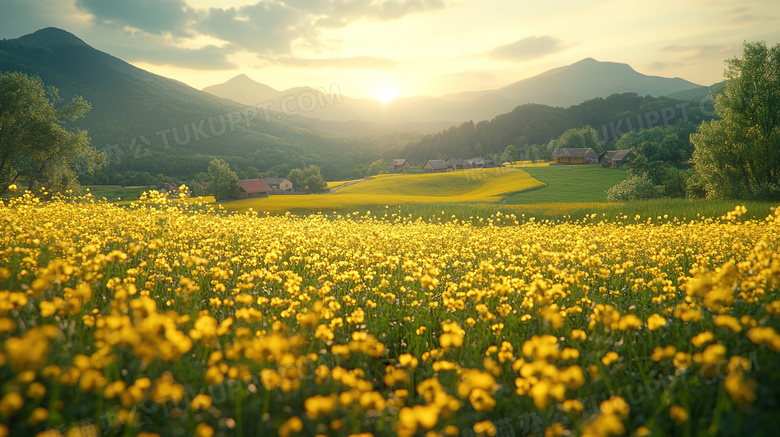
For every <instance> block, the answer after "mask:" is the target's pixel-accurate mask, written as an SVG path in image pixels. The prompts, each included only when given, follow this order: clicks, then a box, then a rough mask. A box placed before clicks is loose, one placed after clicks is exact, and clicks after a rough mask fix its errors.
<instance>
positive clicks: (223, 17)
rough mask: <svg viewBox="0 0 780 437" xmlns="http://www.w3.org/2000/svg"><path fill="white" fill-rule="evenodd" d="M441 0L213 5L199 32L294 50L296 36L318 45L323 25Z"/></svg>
mask: <svg viewBox="0 0 780 437" xmlns="http://www.w3.org/2000/svg"><path fill="white" fill-rule="evenodd" d="M443 7H444V3H443V1H442V0H332V1H322V0H291V1H287V2H284V3H280V2H271V1H258V2H257V3H255V4H252V5H247V6H241V7H233V8H228V9H224V8H211V9H209V10H207V11H205V12H204V13H203V14H202V16H201V17H200V19H199V20H198V25H197V26H196V27H197V30H198V32H200V33H203V34H207V35H210V36H215V37H218V38H221V39H223V40H226V41H230V42H231V43H233V44H236V45H238V46H241V47H243V48H245V49H247V50H249V51H251V52H254V53H257V54H273V53H277V54H278V53H289V52H290V51H291V47H292V45H293V44H294V43H296V42H301V43H304V44H308V45H317V44H319V41H320V35H321V30H323V29H329V28H342V27H345V26H347V25H348V24H350V23H351V22H353V21H357V20H371V21H387V20H394V19H399V18H402V17H404V16H406V15H409V14H414V13H419V12H426V11H431V10H437V9H441V8H443Z"/></svg>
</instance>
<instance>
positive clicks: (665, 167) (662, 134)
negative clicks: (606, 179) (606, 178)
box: [615, 121, 696, 197]
mask: <svg viewBox="0 0 780 437" xmlns="http://www.w3.org/2000/svg"><path fill="white" fill-rule="evenodd" d="M695 129H696V128H695V126H694V125H693V123H690V122H685V121H679V122H677V123H676V124H673V125H671V126H656V127H654V128H652V129H645V130H642V131H640V132H635V133H627V134H624V135H623V136H621V137H620V139H618V140H617V141H616V142H615V149H618V150H624V149H631V151H632V152H633V153H632V155H631V158H630V159H629V161H628V164H627V166H628V168H629V169H630V172H631V174H633V175H636V176H647V177H648V178H650V180H651V181H652V182H653V184H655V185H662V186H663V187H664V195H665V196H667V197H686V196H687V195H688V194H690V193H689V192H688V190H687V188H686V187H687V179H688V178H689V177H690V176H691V174H690V173H691V169H690V163H689V161H690V159H691V156H692V154H693V146H692V145H691V143H690V141H689V137H690V134H691V133H692V132H693V131H694V130H695Z"/></svg>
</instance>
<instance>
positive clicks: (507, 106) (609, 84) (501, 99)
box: [203, 58, 697, 125]
mask: <svg viewBox="0 0 780 437" xmlns="http://www.w3.org/2000/svg"><path fill="white" fill-rule="evenodd" d="M694 87H697V84H695V83H692V82H689V81H687V80H684V79H680V78H666V77H658V76H647V75H644V74H641V73H638V72H637V71H635V70H634V69H633V68H631V67H630V66H628V65H627V64H620V63H615V62H599V61H596V60H594V59H591V58H588V59H583V60H581V61H579V62H576V63H574V64H571V65H568V66H565V67H560V68H556V69H553V70H550V71H547V72H545V73H542V74H540V75H537V76H534V77H531V78H528V79H524V80H521V81H518V82H515V83H513V84H510V85H507V86H505V87H502V88H499V89H495V90H486V91H473V92H464V93H456V94H449V95H445V96H442V97H439V98H435V97H429V96H414V97H408V98H400V99H395V100H393V101H391V102H389V103H386V104H385V103H381V102H379V101H377V100H373V99H354V98H350V97H349V96H346V95H339V96H338V97H339V99H338V100H339V101H338V103H337V104H332V105H318V106H316V107H313V108H312V110H311V111H308V112H307V113H306V116H307V117H311V118H320V119H325V120H334V121H350V120H363V121H369V122H373V123H378V124H382V125H394V124H395V125H397V124H403V123H409V122H416V123H425V122H442V121H451V122H461V121H466V120H475V121H479V120H487V119H491V118H493V117H495V116H496V115H498V114H501V113H504V112H509V111H511V110H512V109H514V108H515V107H517V106H519V105H522V104H526V103H538V104H544V105H549V106H561V107H567V106H572V105H576V104H579V103H582V102H584V101H586V100H588V99H593V98H596V97H607V96H609V95H612V94H615V93H625V92H634V93H637V94H639V95H640V96H645V95H652V96H662V95H667V94H670V93H675V92H679V91H684V90H689V89H691V88H694ZM203 90H204V91H207V92H210V93H212V94H214V95H217V96H220V97H224V98H229V99H233V100H235V101H237V102H241V103H244V104H247V105H255V104H258V103H261V102H269V103H271V104H272V105H273V107H276V108H278V107H281V105H282V103H283V101H285V100H286V101H287V102H289V104H290V105H291V108H293V109H298V107H297V106H296V105H295V102H296V101H298V100H299V99H301V98H305V96H309V95H310V96H315V95H316V96H317V99H318V100H320V101H322V100H324V99H328V98H329V99H334V98H335V95H334V94H335V92H334V88H331V89H320V90H315V89H312V88H308V87H302V88H292V89H288V90H283V91H276V90H274V89H273V88H271V87H269V86H267V85H264V84H262V83H259V82H256V81H254V80H252V79H250V78H249V77H247V76H246V75H240V76H237V77H235V78H233V79H231V80H229V81H227V82H225V83H223V84H219V85H213V86H210V87H207V88H204V89H203ZM336 90H338V87H336ZM302 96H304V97H302ZM305 102H306V100H304V104H306V103H305ZM451 124H454V123H451Z"/></svg>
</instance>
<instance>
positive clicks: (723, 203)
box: [568, 199, 780, 222]
mask: <svg viewBox="0 0 780 437" xmlns="http://www.w3.org/2000/svg"><path fill="white" fill-rule="evenodd" d="M737 205H744V206H745V207H746V208H747V213H745V214H744V215H742V217H740V218H741V219H747V220H749V219H763V218H766V216H768V215H770V214H772V209H771V208H773V207H776V206H780V205H778V202H757V201H744V200H707V199H696V200H687V199H651V200H641V201H635V202H628V203H616V204H609V205H608V206H604V207H601V208H598V209H597V210H585V209H575V210H572V211H571V212H569V213H568V215H570V218H569V219H570V220H576V219H580V218H583V217H585V215H586V214H593V213H596V214H598V216H597V217H605V218H607V219H609V220H613V219H618V220H620V219H621V217H622V216H625V217H627V219H626V222H633V221H634V217H636V216H637V215H639V216H640V217H641V220H643V221H644V220H646V219H647V218H648V217H650V218H652V219H653V221H657V220H658V217H659V216H660V217H661V220H662V221H668V220H673V219H675V218H677V219H679V220H683V221H689V220H693V219H697V218H702V217H704V218H709V217H721V216H723V215H725V214H726V213H727V212H729V211H733V210H734V207H735V206H737ZM664 215H667V216H668V217H667V218H664Z"/></svg>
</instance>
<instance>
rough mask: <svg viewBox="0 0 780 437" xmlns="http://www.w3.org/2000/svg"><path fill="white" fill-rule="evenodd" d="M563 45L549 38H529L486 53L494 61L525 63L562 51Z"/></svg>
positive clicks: (556, 39) (559, 41) (557, 40)
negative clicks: (503, 60)
mask: <svg viewBox="0 0 780 437" xmlns="http://www.w3.org/2000/svg"><path fill="white" fill-rule="evenodd" d="M563 48H564V47H563V43H562V41H561V40H559V39H558V38H554V37H551V36H529V37H527V38H523V39H521V40H519V41H515V42H513V43H511V44H506V45H502V46H499V47H496V48H495V49H493V50H491V51H490V52H488V54H489V56H490V57H492V58H496V59H505V60H511V61H527V60H530V59H538V58H543V57H545V56H547V55H550V54H553V53H557V52H559V51H561V50H563Z"/></svg>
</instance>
